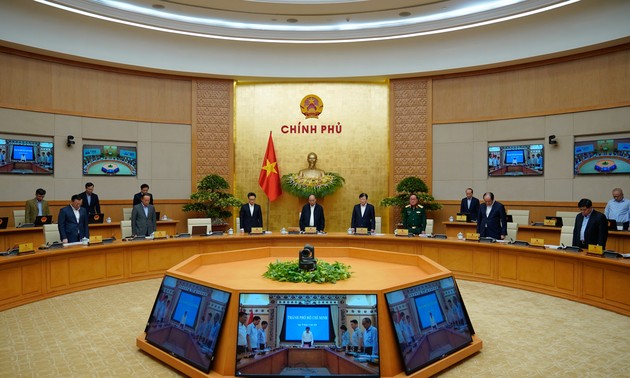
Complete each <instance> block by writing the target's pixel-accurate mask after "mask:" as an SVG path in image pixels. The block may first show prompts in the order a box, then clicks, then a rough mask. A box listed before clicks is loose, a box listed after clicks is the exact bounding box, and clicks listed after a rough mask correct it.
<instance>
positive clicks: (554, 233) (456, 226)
mask: <svg viewBox="0 0 630 378" xmlns="http://www.w3.org/2000/svg"><path fill="white" fill-rule="evenodd" d="M443 224H444V226H445V227H446V236H448V237H453V238H455V237H457V233H458V232H462V233H463V234H464V235H466V233H467V232H477V223H469V222H468V223H467V222H443ZM560 231H561V228H560V227H545V226H521V225H519V226H518V240H523V241H527V242H529V241H530V240H531V239H532V238H540V239H545V244H550V245H560ZM606 249H610V250H612V251H616V252H619V253H630V232H628V231H608V240H607V241H606Z"/></svg>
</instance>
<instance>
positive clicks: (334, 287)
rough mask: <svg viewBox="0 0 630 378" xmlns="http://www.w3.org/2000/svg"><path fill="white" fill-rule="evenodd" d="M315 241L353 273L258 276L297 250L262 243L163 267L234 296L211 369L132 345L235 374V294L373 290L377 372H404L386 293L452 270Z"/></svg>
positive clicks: (184, 367) (140, 341) (420, 259)
mask: <svg viewBox="0 0 630 378" xmlns="http://www.w3.org/2000/svg"><path fill="white" fill-rule="evenodd" d="M313 244H314V245H315V249H316V252H315V253H316V257H317V258H318V259H320V260H324V261H327V262H334V261H339V262H342V263H344V264H347V265H350V266H351V271H352V273H353V274H352V277H351V278H350V279H347V280H344V281H338V282H337V283H336V284H314V283H311V284H306V283H287V282H277V281H272V280H270V279H266V278H263V277H262V274H263V273H264V272H266V270H267V265H269V263H271V262H275V261H276V260H283V261H286V260H292V259H297V257H298V252H299V249H296V248H294V247H263V248H254V249H245V250H239V251H230V252H215V253H208V254H201V255H195V256H192V257H191V258H189V259H187V260H185V261H183V262H182V263H180V264H177V265H176V266H174V267H173V268H171V269H169V270H168V271H167V273H166V274H167V275H169V276H173V277H176V278H181V279H183V280H188V281H191V282H196V283H199V284H202V285H206V286H210V287H215V288H217V289H220V290H224V291H228V292H230V293H231V295H232V296H231V299H230V302H229V304H228V309H227V313H226V317H225V319H224V323H223V331H222V333H221V337H220V339H219V343H218V347H217V348H216V353H215V359H214V363H213V366H212V370H211V371H210V373H209V374H205V373H203V372H201V371H199V370H197V369H195V368H194V367H192V366H190V365H188V364H186V363H184V362H182V361H180V360H178V359H176V358H174V357H172V356H171V355H169V354H168V353H166V352H163V351H162V350H160V349H158V348H156V347H154V346H153V345H151V344H149V343H147V342H146V340H145V334H144V333H142V334H140V335H139V336H138V337H137V338H136V345H137V346H138V347H139V348H140V349H142V350H143V351H145V352H147V353H149V354H150V355H152V356H154V357H156V358H157V359H159V360H161V361H163V362H164V363H166V364H168V365H170V366H171V367H173V368H175V369H177V370H179V371H181V372H182V373H184V374H186V375H188V376H191V377H233V376H234V374H235V366H236V349H237V348H236V342H237V340H236V336H235V333H236V329H237V321H238V319H237V318H238V311H239V303H238V302H239V300H238V298H239V295H240V294H241V293H260V292H265V293H313V294H325V293H335V294H349V293H371V294H376V295H377V301H378V305H377V308H378V329H379V345H380V348H379V349H380V353H379V357H380V376H382V377H406V376H407V375H406V374H405V373H404V367H403V364H402V361H401V358H400V355H399V352H398V341H397V339H396V332H395V331H394V330H393V327H392V323H391V320H390V315H389V310H388V308H387V305H386V301H385V297H384V293H386V292H389V291H393V290H396V289H400V288H404V287H408V286H412V285H417V284H420V283H423V282H429V281H434V280H437V279H440V278H444V277H448V276H451V275H452V274H451V272H450V271H449V270H448V269H446V268H444V267H442V266H440V265H438V264H437V263H435V262H433V261H432V260H430V259H428V258H427V257H424V256H418V255H410V254H404V253H396V252H384V251H376V250H371V249H363V248H350V247H319V248H318V247H317V243H313ZM482 344H483V343H482V341H481V340H480V339H478V338H477V337H475V336H473V342H472V344H470V345H469V346H467V347H466V348H464V349H461V350H459V351H458V352H456V353H454V354H452V355H449V356H447V357H445V358H443V359H441V360H439V361H437V362H435V363H434V364H432V365H430V366H427V367H425V368H424V369H422V370H419V371H417V372H415V373H414V374H412V375H410V376H411V377H426V376H431V375H434V374H436V373H438V372H439V371H441V370H444V369H446V368H447V367H449V366H451V365H453V364H455V363H457V362H459V361H461V360H463V359H465V358H466V357H468V356H470V355H472V354H474V353H476V352H478V351H479V350H481V348H482Z"/></svg>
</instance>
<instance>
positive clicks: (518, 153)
mask: <svg viewBox="0 0 630 378" xmlns="http://www.w3.org/2000/svg"><path fill="white" fill-rule="evenodd" d="M524 162H525V157H524V154H523V150H505V164H523V163H524Z"/></svg>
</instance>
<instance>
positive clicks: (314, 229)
mask: <svg viewBox="0 0 630 378" xmlns="http://www.w3.org/2000/svg"><path fill="white" fill-rule="evenodd" d="M304 233H305V234H316V233H317V227H304Z"/></svg>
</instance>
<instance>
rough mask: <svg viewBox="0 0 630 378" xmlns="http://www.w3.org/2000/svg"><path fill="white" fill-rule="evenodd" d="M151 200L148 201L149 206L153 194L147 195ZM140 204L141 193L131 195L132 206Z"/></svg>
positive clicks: (151, 202)
mask: <svg viewBox="0 0 630 378" xmlns="http://www.w3.org/2000/svg"><path fill="white" fill-rule="evenodd" d="M147 194H148V195H149V196H150V197H151V199H150V200H149V204H151V205H153V194H151V193H147ZM141 203H142V192H139V193H136V194H134V195H133V206H136V205H139V204H141Z"/></svg>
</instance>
